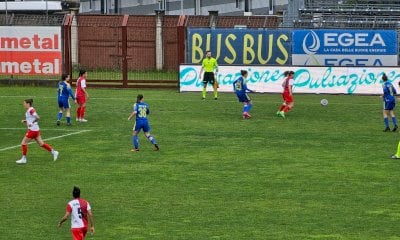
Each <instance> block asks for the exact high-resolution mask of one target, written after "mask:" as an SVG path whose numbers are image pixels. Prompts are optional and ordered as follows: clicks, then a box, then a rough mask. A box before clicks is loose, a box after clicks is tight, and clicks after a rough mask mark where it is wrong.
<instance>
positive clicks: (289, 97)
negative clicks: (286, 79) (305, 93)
mask: <svg viewBox="0 0 400 240" xmlns="http://www.w3.org/2000/svg"><path fill="white" fill-rule="evenodd" d="M282 97H283V101H285V103H292V102H293V95H290V94H289V93H286V92H284V93H283V94H282Z"/></svg>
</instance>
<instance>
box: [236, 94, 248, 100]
mask: <svg viewBox="0 0 400 240" xmlns="http://www.w3.org/2000/svg"><path fill="white" fill-rule="evenodd" d="M236 96H237V97H238V99H239V102H250V100H251V98H250V97H249V95H247V93H236Z"/></svg>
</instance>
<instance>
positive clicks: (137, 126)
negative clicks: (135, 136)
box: [133, 121, 150, 132]
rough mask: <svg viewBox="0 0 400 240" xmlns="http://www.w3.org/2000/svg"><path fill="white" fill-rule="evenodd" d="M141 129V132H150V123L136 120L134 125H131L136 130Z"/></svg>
mask: <svg viewBox="0 0 400 240" xmlns="http://www.w3.org/2000/svg"><path fill="white" fill-rule="evenodd" d="M141 129H143V132H150V125H149V122H147V121H136V123H135V126H133V130H135V131H136V132H140V130H141Z"/></svg>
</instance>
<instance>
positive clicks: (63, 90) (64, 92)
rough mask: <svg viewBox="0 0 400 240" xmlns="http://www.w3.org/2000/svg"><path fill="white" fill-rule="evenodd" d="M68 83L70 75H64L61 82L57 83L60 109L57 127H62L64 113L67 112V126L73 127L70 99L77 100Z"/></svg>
mask: <svg viewBox="0 0 400 240" xmlns="http://www.w3.org/2000/svg"><path fill="white" fill-rule="evenodd" d="M68 81H69V75H68V74H63V75H62V77H61V81H60V82H58V83H57V96H58V107H59V108H60V111H59V112H58V114H57V126H60V123H61V118H62V115H63V112H64V111H66V119H67V126H71V111H70V107H71V106H70V104H69V100H68V99H69V97H70V96H71V98H72V99H73V100H75V96H74V94H73V93H72V89H71V86H70V85H69V83H68Z"/></svg>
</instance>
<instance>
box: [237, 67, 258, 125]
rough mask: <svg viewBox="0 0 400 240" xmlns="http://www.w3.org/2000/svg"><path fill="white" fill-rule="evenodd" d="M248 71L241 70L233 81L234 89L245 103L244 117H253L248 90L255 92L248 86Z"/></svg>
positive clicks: (240, 100)
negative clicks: (250, 112)
mask: <svg viewBox="0 0 400 240" xmlns="http://www.w3.org/2000/svg"><path fill="white" fill-rule="evenodd" d="M247 75H248V72H247V71H246V70H240V77H239V78H238V79H236V80H235V81H234V82H233V90H234V92H235V93H236V96H237V98H238V99H239V102H242V103H243V119H249V118H251V115H250V114H249V111H250V109H251V107H252V106H253V103H252V101H251V98H250V97H249V95H248V94H247V92H254V91H252V90H250V89H248V88H247V84H246V78H247Z"/></svg>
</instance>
